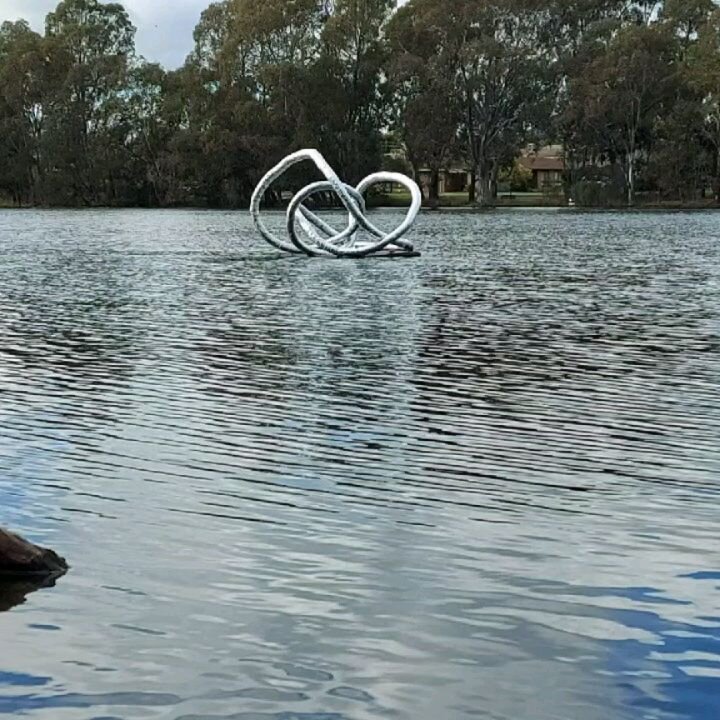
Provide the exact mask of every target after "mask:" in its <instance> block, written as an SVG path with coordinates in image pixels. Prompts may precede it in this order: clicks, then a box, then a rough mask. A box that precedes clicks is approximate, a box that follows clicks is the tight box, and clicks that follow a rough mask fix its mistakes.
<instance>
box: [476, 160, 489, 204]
mask: <svg viewBox="0 0 720 720" xmlns="http://www.w3.org/2000/svg"><path fill="white" fill-rule="evenodd" d="M475 187H476V193H477V196H476V197H477V201H476V202H477V204H478V205H480V207H492V205H493V174H492V165H491V164H490V163H481V164H480V165H479V166H478V169H477V180H476V182H475Z"/></svg>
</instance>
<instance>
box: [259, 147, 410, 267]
mask: <svg viewBox="0 0 720 720" xmlns="http://www.w3.org/2000/svg"><path fill="white" fill-rule="evenodd" d="M305 160H310V161H312V162H313V163H315V165H316V166H317V168H318V170H319V171H320V172H321V173H322V175H323V177H324V178H325V180H321V181H320V182H314V183H311V184H310V185H308V186H307V187H304V188H303V189H302V190H300V191H299V192H298V193H297V194H296V195H295V196H294V197H293V199H292V200H291V202H290V205H289V206H288V209H287V233H288V239H282V238H279V237H277V236H276V235H275V234H274V233H273V232H271V231H270V230H269V229H268V227H267V226H266V225H265V223H264V222H263V219H262V216H261V212H260V205H261V203H262V199H263V196H264V195H265V192H266V191H267V190H268V188H269V187H270V186H271V185H272V184H273V183H274V182H275V181H276V180H278V179H279V178H280V177H281V176H282V175H284V174H285V173H286V172H287V171H288V170H289V169H290V168H291V167H293V166H294V165H297V164H298V163H301V162H303V161H305ZM377 183H398V184H399V185H403V186H404V187H406V188H407V189H408V190H409V191H410V197H411V203H410V207H409V209H408V212H407V214H406V216H405V219H404V220H403V222H402V223H400V225H398V227H396V228H395V229H394V230H393V231H392V232H388V233H386V232H384V231H383V230H380V229H379V228H377V227H376V226H375V225H373V223H372V222H370V220H369V219H368V217H367V214H366V207H365V199H364V196H363V193H364V192H365V191H366V190H367V189H368V188H370V187H371V186H372V185H375V184H377ZM327 191H332V192H334V193H335V194H336V195H337V196H338V197H339V198H340V202H341V203H342V204H343V206H344V207H345V209H346V210H347V211H348V224H347V227H346V228H345V229H344V230H341V231H340V232H338V231H337V230H335V229H334V228H333V227H332V226H331V225H329V224H328V223H327V222H325V221H324V220H323V219H322V218H320V217H319V216H318V215H316V214H315V213H314V212H312V211H311V210H309V209H308V208H307V207H305V205H304V204H303V203H304V202H305V201H306V200H307V199H308V198H309V197H311V196H312V195H314V194H316V193H320V192H327ZM421 205H422V194H421V193H420V188H419V187H418V186H417V184H416V183H415V182H414V181H413V180H411V179H410V178H409V177H407V176H405V175H402V174H400V173H392V172H379V173H374V174H373V175H368V177H366V178H365V179H364V180H363V181H362V182H360V183H359V184H358V186H357V187H352V186H351V185H346V184H345V183H344V182H342V180H340V178H339V177H338V176H337V174H336V173H335V171H334V170H333V169H332V167H330V165H329V164H328V162H327V161H326V160H325V158H324V157H323V156H322V155H321V154H320V153H319V152H318V151H317V150H300V151H298V152H296V153H293V154H292V155H288V157H286V158H285V159H284V160H283V161H282V162H280V163H278V164H277V165H276V166H275V167H274V168H272V170H270V171H269V172H268V173H267V174H266V175H265V177H263V179H262V180H261V181H260V182H259V183H258V186H257V187H256V188H255V192H254V193H253V196H252V201H251V203H250V213H251V215H252V219H253V223H254V224H255V227H256V228H257V229H258V231H259V232H260V234H261V235H262V236H263V238H265V240H267V242H269V243H270V244H271V245H273V246H274V247H276V248H278V249H279V250H284V251H285V252H289V253H305V254H306V255H311V256H314V255H326V256H327V255H330V256H335V257H343V258H363V257H368V256H369V255H377V254H380V253H382V254H385V255H401V256H403V255H404V256H408V255H417V254H418V253H416V252H415V249H414V248H413V245H412V244H411V243H410V242H408V241H407V240H404V239H403V236H404V235H405V234H406V233H407V232H408V230H410V228H411V227H412V226H413V224H414V223H415V219H416V218H417V215H418V212H419V211H420V207H421Z"/></svg>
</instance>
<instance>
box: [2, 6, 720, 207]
mask: <svg viewBox="0 0 720 720" xmlns="http://www.w3.org/2000/svg"><path fill="white" fill-rule="evenodd" d="M134 37H135V28H134V27H133V25H132V23H131V21H130V18H129V16H128V13H127V11H126V10H125V9H124V7H123V6H122V5H121V4H119V3H108V4H105V3H101V2H98V0H63V1H62V2H60V3H59V5H58V6H57V8H56V9H55V10H54V11H53V12H51V13H50V14H48V16H47V18H46V21H45V28H44V32H43V33H37V32H35V31H33V30H32V29H31V27H30V26H29V24H28V23H27V22H24V21H22V20H21V21H19V22H5V23H3V24H2V26H1V27H0V196H3V197H5V198H6V201H9V202H13V203H15V204H18V205H43V206H105V205H108V206H147V207H171V206H181V205H200V206H208V207H241V206H245V205H247V203H248V201H249V197H250V194H251V192H252V189H253V187H254V185H255V184H256V183H257V181H258V180H259V179H260V177H261V176H262V174H263V173H264V171H265V170H266V169H267V168H268V167H269V166H270V165H272V164H273V163H275V162H276V161H277V160H278V159H279V158H280V157H281V156H283V155H284V154H286V153H288V152H290V151H292V150H295V149H297V148H299V147H316V148H318V149H319V150H320V151H321V152H322V153H323V154H324V155H325V156H326V157H327V158H328V160H329V161H330V163H331V164H332V165H333V166H334V167H335V168H336V169H337V170H338V171H339V173H340V174H341V176H342V177H343V178H345V179H347V181H349V182H356V181H358V180H359V179H360V178H361V177H362V176H364V175H365V174H367V173H368V172H370V171H373V170H377V169H378V168H379V167H381V166H385V167H387V168H392V169H405V170H407V171H408V172H411V173H414V174H415V175H416V176H419V174H420V171H421V170H423V171H424V177H426V178H428V181H427V182H426V188H425V190H426V194H427V199H428V201H429V202H431V203H432V202H435V201H437V194H438V179H439V174H440V172H441V170H442V169H444V168H448V167H462V168H466V169H467V170H468V172H469V173H471V176H472V182H471V183H470V186H469V197H468V199H469V201H471V202H476V203H478V204H481V205H491V204H493V202H494V200H495V196H496V192H497V185H498V178H499V177H500V176H501V174H502V173H505V172H507V171H508V170H509V169H510V168H512V167H513V164H514V163H515V162H516V161H517V158H518V155H519V153H520V151H521V150H522V149H523V148H525V147H528V146H530V145H532V144H535V145H540V144H545V143H549V142H556V143H560V144H562V145H563V147H564V153H565V160H566V172H565V181H564V182H565V190H566V193H567V194H568V195H569V196H572V197H573V198H574V199H575V200H576V202H578V203H580V204H613V203H627V204H630V205H632V204H634V203H636V201H637V200H638V198H639V197H642V193H643V192H653V193H655V194H656V195H657V196H658V197H664V198H673V199H679V200H681V201H691V200H697V199H699V198H704V197H706V196H709V195H710V194H712V195H713V196H714V197H715V199H716V201H717V202H720V9H718V7H717V5H716V4H715V3H714V2H713V0H665V2H656V1H653V0H640V1H637V2H634V1H629V0H452V2H448V0H409V2H407V3H405V4H403V5H401V6H400V7H397V6H396V2H395V1H394V0H263V2H257V0H222V1H221V2H215V3H213V4H211V5H210V6H209V7H208V8H207V9H206V10H205V11H204V12H203V13H202V16H201V18H200V21H199V24H198V25H197V27H196V29H195V32H194V41H195V42H194V48H193V50H192V52H191V54H190V55H189V56H188V58H187V60H186V61H185V63H184V65H183V66H182V67H180V68H179V69H175V70H166V69H164V68H163V67H161V66H160V65H157V64H154V63H150V62H147V61H146V60H145V59H143V58H142V57H140V56H139V55H138V54H137V53H136V51H135V42H134ZM308 172H310V171H309V170H308V169H307V168H299V169H298V171H297V173H296V174H295V175H294V176H293V177H291V178H289V179H288V183H289V185H296V184H299V183H302V182H304V181H306V180H307V179H308V177H307V173H308ZM275 199H276V200H277V201H278V202H279V201H280V199H281V198H280V196H279V195H277V196H276V198H275Z"/></svg>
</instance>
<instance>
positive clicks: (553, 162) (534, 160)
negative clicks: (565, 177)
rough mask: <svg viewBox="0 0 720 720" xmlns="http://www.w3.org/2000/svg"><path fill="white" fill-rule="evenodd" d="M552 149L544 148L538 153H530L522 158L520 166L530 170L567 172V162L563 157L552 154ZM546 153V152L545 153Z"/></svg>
mask: <svg viewBox="0 0 720 720" xmlns="http://www.w3.org/2000/svg"><path fill="white" fill-rule="evenodd" d="M548 150H550V148H547V149H546V148H543V150H541V151H539V152H538V153H528V154H526V155H522V156H521V157H520V160H519V162H520V164H521V165H522V166H523V167H526V168H527V169H528V170H556V171H559V172H562V171H563V170H565V160H564V158H563V156H562V155H560V154H557V155H554V154H550V153H549V152H548ZM543 151H544V152H543Z"/></svg>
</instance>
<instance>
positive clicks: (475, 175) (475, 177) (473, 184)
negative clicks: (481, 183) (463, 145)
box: [468, 170, 477, 205]
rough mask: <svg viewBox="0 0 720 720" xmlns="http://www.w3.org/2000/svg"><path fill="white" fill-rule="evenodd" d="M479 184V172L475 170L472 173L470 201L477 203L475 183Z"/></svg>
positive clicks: (469, 191)
mask: <svg viewBox="0 0 720 720" xmlns="http://www.w3.org/2000/svg"><path fill="white" fill-rule="evenodd" d="M476 184H477V173H476V172H475V170H473V171H472V172H471V173H470V187H469V188H468V202H469V203H470V204H471V205H474V204H475V185H476Z"/></svg>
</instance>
